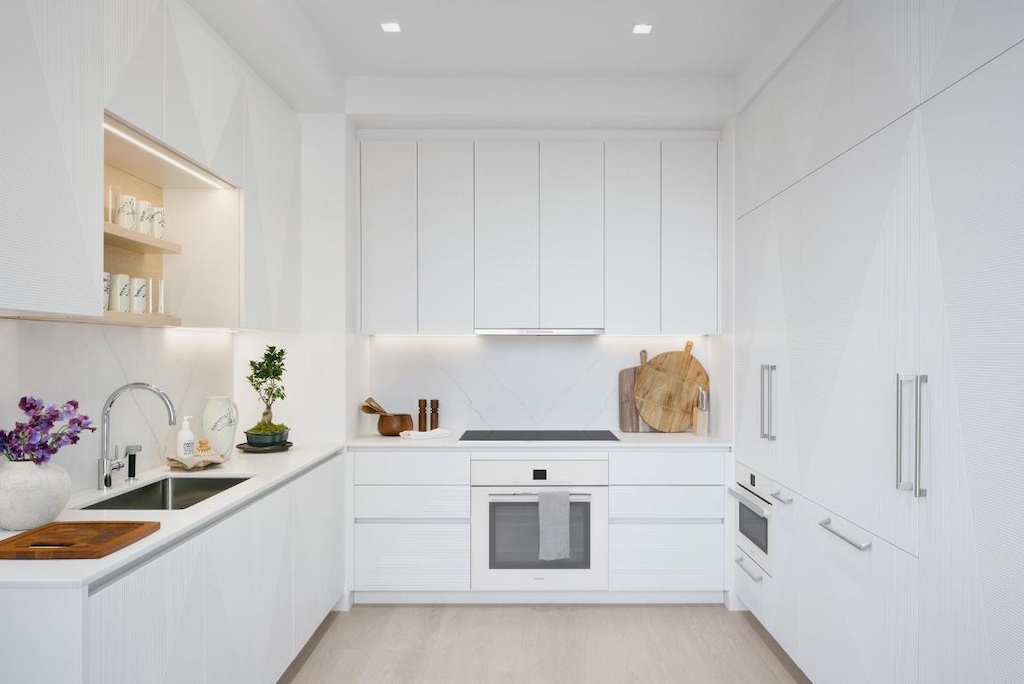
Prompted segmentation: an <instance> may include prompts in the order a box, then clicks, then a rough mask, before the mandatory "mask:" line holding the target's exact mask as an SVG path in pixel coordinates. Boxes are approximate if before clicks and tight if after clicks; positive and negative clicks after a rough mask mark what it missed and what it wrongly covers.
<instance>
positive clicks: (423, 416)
mask: <svg viewBox="0 0 1024 684" xmlns="http://www.w3.org/2000/svg"><path fill="white" fill-rule="evenodd" d="M419 405H420V420H419V431H420V432H426V431H427V400H426V399H420V400H419Z"/></svg>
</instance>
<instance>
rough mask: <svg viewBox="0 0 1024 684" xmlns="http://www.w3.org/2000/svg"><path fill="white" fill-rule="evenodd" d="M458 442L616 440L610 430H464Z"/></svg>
mask: <svg viewBox="0 0 1024 684" xmlns="http://www.w3.org/2000/svg"><path fill="white" fill-rule="evenodd" d="M459 441H460V442H617V441H619V438H618V437H616V436H615V435H613V434H612V432H611V430H466V431H465V432H463V433H462V437H460V438H459Z"/></svg>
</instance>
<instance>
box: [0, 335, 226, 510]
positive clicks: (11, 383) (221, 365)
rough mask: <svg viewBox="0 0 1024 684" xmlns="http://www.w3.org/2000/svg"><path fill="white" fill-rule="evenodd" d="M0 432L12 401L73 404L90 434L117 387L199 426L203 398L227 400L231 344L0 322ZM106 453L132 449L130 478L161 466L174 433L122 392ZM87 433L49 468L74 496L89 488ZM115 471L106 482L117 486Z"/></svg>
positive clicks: (90, 438)
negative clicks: (168, 403) (57, 468)
mask: <svg viewBox="0 0 1024 684" xmlns="http://www.w3.org/2000/svg"><path fill="white" fill-rule="evenodd" d="M0 366H2V368H3V370H2V372H0V428H3V429H10V428H11V427H13V426H14V422H15V421H16V420H21V418H22V414H21V413H20V411H19V410H18V399H19V398H20V397H22V396H23V395H26V394H31V395H34V396H37V397H39V398H41V399H43V400H45V401H46V402H48V403H52V402H63V401H66V400H68V399H77V400H78V401H79V403H80V405H81V408H80V410H81V411H82V412H83V413H85V414H87V415H88V416H90V417H91V418H93V419H94V421H95V423H96V426H97V427H99V419H100V413H101V410H102V408H103V402H104V401H105V400H106V398H107V396H108V395H109V394H110V392H111V391H113V390H114V389H116V388H117V387H119V386H120V385H123V384H124V383H126V382H133V381H146V382H151V383H153V384H155V385H157V386H158V387H161V388H162V389H163V390H164V391H166V392H167V393H168V395H169V396H170V397H171V399H172V401H173V402H174V405H175V408H176V409H177V411H178V416H179V421H178V423H179V425H180V424H181V420H180V417H181V416H185V415H189V416H192V417H193V418H194V420H193V423H192V424H193V427H194V428H195V431H196V432H197V433H198V432H199V429H198V426H199V416H200V413H201V412H202V409H203V405H204V403H205V401H206V397H207V396H211V395H230V394H231V391H232V377H231V376H232V334H231V333H227V332H221V331H204V330H192V329H188V330H185V329H159V328H132V327H120V326H107V325H82V324H74V323H50V322H35V321H15V320H0ZM111 428H112V429H111V444H118V445H121V446H122V447H123V446H124V445H125V444H129V443H133V442H134V443H139V444H142V447H143V451H142V454H141V455H140V457H139V461H138V468H139V470H140V471H142V470H146V469H149V468H153V467H155V466H157V465H160V464H162V463H163V459H164V457H165V456H166V454H168V453H171V452H172V451H173V449H174V443H175V442H174V440H175V435H176V434H177V429H178V428H177V427H169V426H168V425H167V413H166V411H165V409H164V406H163V404H162V403H161V402H160V400H159V399H158V398H157V397H155V396H154V395H152V394H151V393H149V392H145V391H135V392H129V393H126V394H124V395H122V397H121V398H120V399H119V400H118V402H117V403H116V404H115V406H114V408H113V411H112V413H111ZM99 452H100V436H99V431H98V430H97V431H96V432H94V433H86V434H85V435H84V436H83V437H82V440H81V441H80V442H79V443H78V444H77V445H74V446H71V447H67V448H66V449H63V450H62V451H61V452H60V453H58V454H57V456H56V457H55V458H54V462H55V463H59V464H60V465H62V466H63V467H65V468H67V470H68V471H69V472H70V473H71V479H72V485H73V488H74V490H75V491H78V490H82V489H88V488H91V487H95V486H96V459H97V458H98V457H99ZM123 476H124V471H121V472H119V473H116V474H115V477H116V478H123Z"/></svg>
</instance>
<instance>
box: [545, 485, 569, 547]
mask: <svg viewBox="0 0 1024 684" xmlns="http://www.w3.org/2000/svg"><path fill="white" fill-rule="evenodd" d="M537 515H538V518H539V520H538V522H539V523H540V530H539V532H540V560H542V561H553V560H562V559H565V558H569V556H570V549H569V492H565V491H557V490H556V491H548V490H546V489H542V490H541V491H540V492H538V493H537Z"/></svg>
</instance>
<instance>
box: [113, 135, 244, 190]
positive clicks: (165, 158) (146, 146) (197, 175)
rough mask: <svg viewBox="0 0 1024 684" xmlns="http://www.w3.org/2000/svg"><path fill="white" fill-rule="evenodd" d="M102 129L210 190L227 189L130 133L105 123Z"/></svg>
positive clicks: (215, 180) (209, 176)
mask: <svg viewBox="0 0 1024 684" xmlns="http://www.w3.org/2000/svg"><path fill="white" fill-rule="evenodd" d="M103 128H104V129H105V130H108V131H110V132H111V133H113V134H114V135H116V136H117V137H119V138H121V139H122V140H127V141H128V142H130V143H131V144H132V145H135V146H136V147H138V148H139V149H140V150H145V151H146V152H149V153H150V154H151V155H153V156H154V157H156V158H158V159H161V160H163V161H165V162H167V163H168V164H170V165H171V166H173V167H175V168H178V169H181V170H182V171H184V172H185V173H187V174H189V175H190V176H193V177H195V178H198V179H199V180H201V181H203V182H204V183H206V184H207V185H209V186H210V187H212V188H217V189H218V190H226V189H227V188H228V186H227V185H225V184H224V183H222V182H220V181H219V180H217V179H215V178H213V177H212V176H211V175H209V174H206V173H202V172H200V171H196V170H195V169H193V168H191V167H189V166H187V165H185V164H182V163H181V162H180V161H178V160H177V159H174V158H173V157H171V156H169V155H166V154H164V153H163V152H161V151H160V150H158V149H157V148H155V147H153V146H152V145H150V144H148V143H146V142H144V141H142V140H140V139H139V138H136V137H135V136H133V135H131V134H130V133H128V132H126V131H123V130H121V129H120V128H116V127H115V126H111V125H110V124H109V123H106V122H104V123H103Z"/></svg>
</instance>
